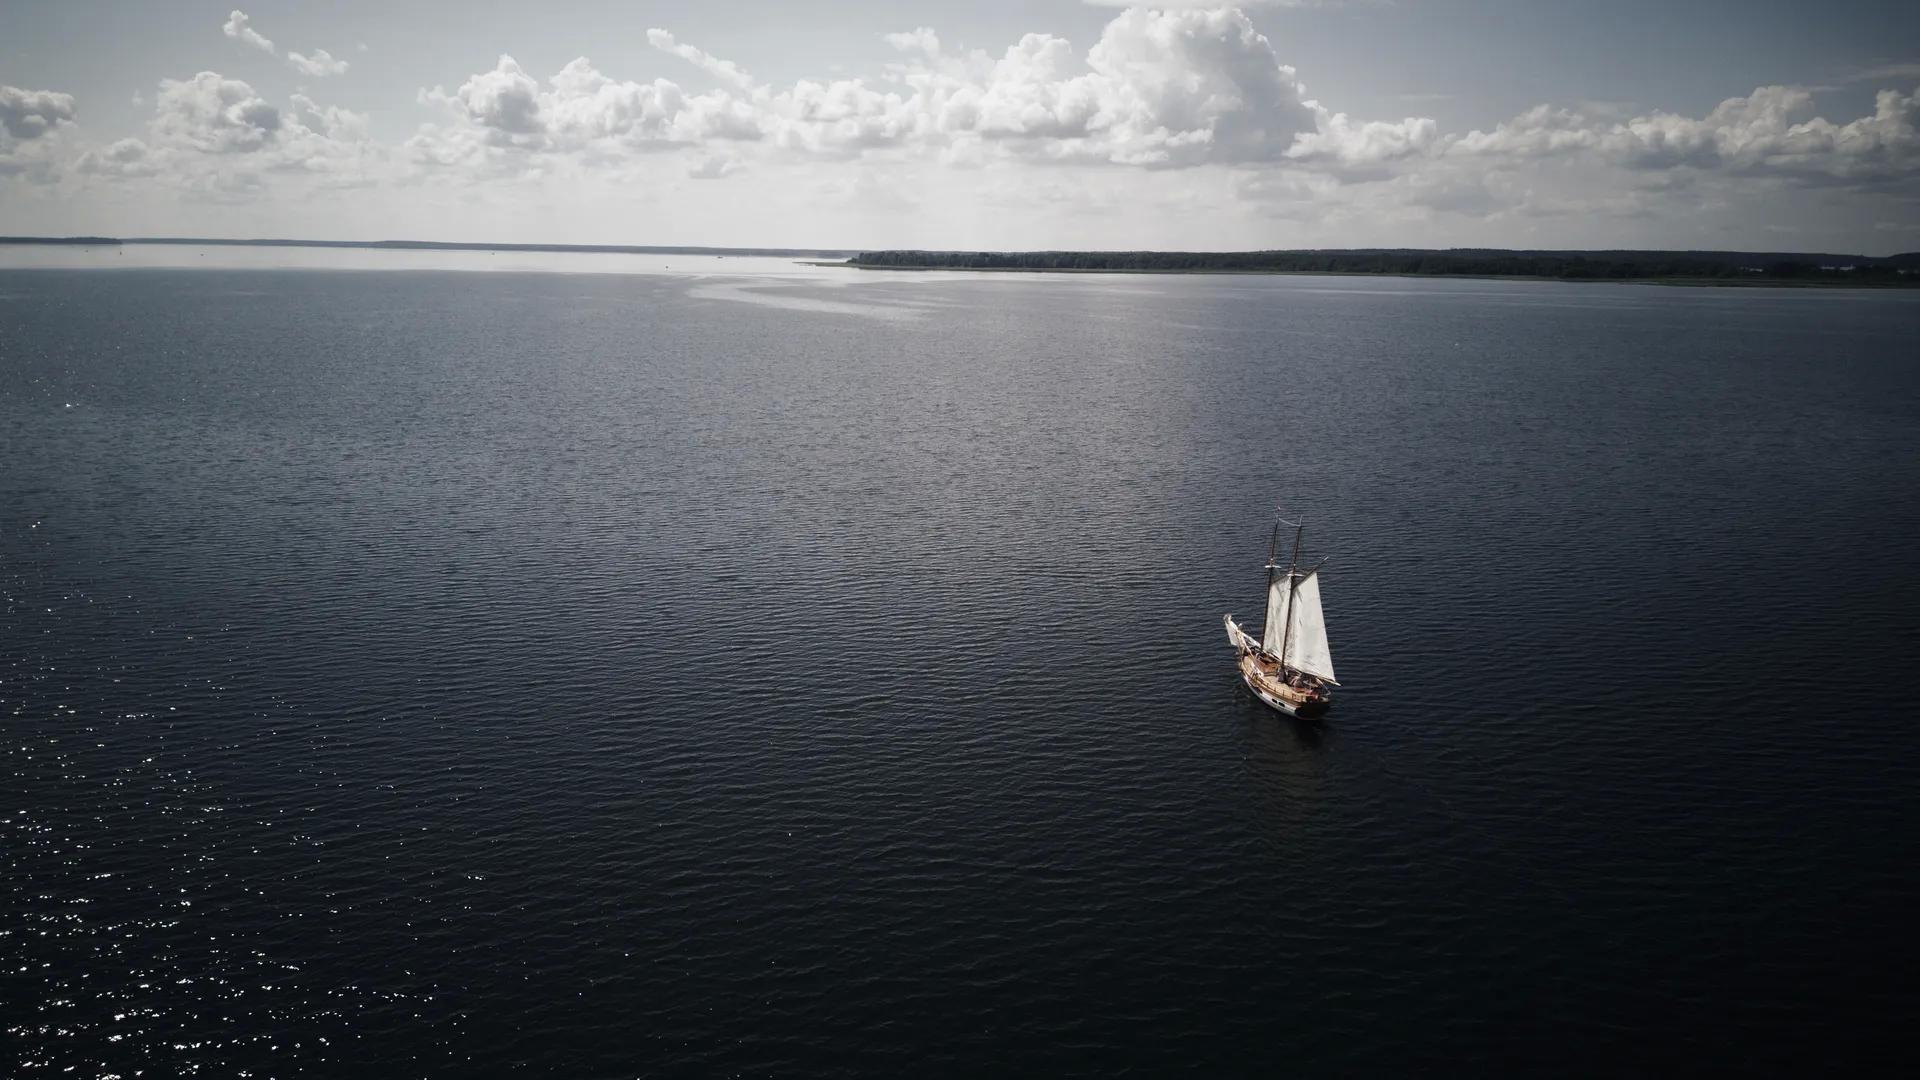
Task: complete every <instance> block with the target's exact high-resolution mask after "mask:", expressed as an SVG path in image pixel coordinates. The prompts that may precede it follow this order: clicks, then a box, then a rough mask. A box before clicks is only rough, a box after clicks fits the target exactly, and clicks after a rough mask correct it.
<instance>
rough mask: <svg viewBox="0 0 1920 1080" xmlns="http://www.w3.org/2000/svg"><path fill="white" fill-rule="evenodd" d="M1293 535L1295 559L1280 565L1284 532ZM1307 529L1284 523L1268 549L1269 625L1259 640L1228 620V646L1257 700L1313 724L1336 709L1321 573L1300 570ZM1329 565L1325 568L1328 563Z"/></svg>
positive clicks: (1280, 522)
mask: <svg viewBox="0 0 1920 1080" xmlns="http://www.w3.org/2000/svg"><path fill="white" fill-rule="evenodd" d="M1282 525H1285V526H1288V527H1290V528H1292V529H1293V556H1292V558H1290V559H1288V561H1287V565H1286V567H1285V571H1286V572H1285V573H1284V574H1282V573H1281V569H1282V568H1281V566H1280V562H1279V552H1280V527H1281V526H1282ZM1306 532H1307V529H1306V526H1304V525H1301V524H1299V523H1297V522H1292V521H1287V520H1285V519H1284V518H1279V519H1276V520H1275V521H1274V525H1273V539H1272V540H1271V541H1269V542H1268V544H1267V622H1266V625H1265V626H1264V627H1262V628H1261V631H1260V637H1259V638H1258V639H1257V640H1256V639H1255V638H1254V637H1253V636H1252V635H1250V634H1248V633H1247V632H1246V631H1245V630H1242V629H1240V626H1239V624H1238V623H1235V622H1234V621H1233V616H1232V615H1228V616H1227V618H1226V622H1227V640H1228V641H1229V642H1231V643H1232V644H1233V648H1234V651H1235V652H1237V653H1239V655H1240V677H1241V678H1242V679H1244V680H1246V684H1247V689H1249V690H1251V691H1253V694H1254V696H1255V697H1257V698H1259V699H1260V700H1261V701H1264V702H1266V703H1267V704H1268V705H1271V706H1273V707H1274V708H1276V709H1279V710H1280V711H1281V712H1283V713H1286V714H1287V715H1288V716H1297V717H1300V718H1301V719H1311V718H1313V717H1316V716H1320V715H1322V714H1324V713H1325V712H1326V711H1327V709H1328V708H1329V707H1330V706H1332V704H1333V694H1332V691H1331V690H1330V689H1329V687H1334V686H1339V685H1340V684H1339V682H1338V681H1336V680H1335V679H1334V677H1333V654H1332V652H1331V651H1330V650H1329V649H1328V648H1327V620H1326V616H1325V615H1324V614H1323V613H1322V612H1321V610H1320V567H1319V566H1315V567H1314V568H1313V569H1311V570H1307V571H1304V572H1303V571H1302V570H1301V569H1300V542H1301V540H1302V539H1304V538H1305V536H1306ZM1322 565H1324V562H1323V563H1322Z"/></svg>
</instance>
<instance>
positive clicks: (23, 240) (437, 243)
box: [0, 236, 854, 258]
mask: <svg viewBox="0 0 1920 1080" xmlns="http://www.w3.org/2000/svg"><path fill="white" fill-rule="evenodd" d="M0 244H74V245H80V246H96V247H97V246H110V245H119V244H180V245H186V246H190V247H298V248H387V249H399V250H403V251H565V252H581V253H587V254H605V255H769V256H796V257H798V256H812V257H815V258H819V257H822V256H838V257H840V258H845V257H847V256H849V255H852V254H854V250H853V249H852V248H748V247H742V248H734V247H673V246H650V245H641V244H474V243H465V242H461V241H443V240H223V239H215V238H211V237H196V236H127V237H118V236H0Z"/></svg>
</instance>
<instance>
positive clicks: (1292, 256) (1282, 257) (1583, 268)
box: [0, 236, 1920, 288]
mask: <svg viewBox="0 0 1920 1080" xmlns="http://www.w3.org/2000/svg"><path fill="white" fill-rule="evenodd" d="M0 245H47V246H57V247H119V246H123V245H161V246H177V247H279V248H332V249H359V250H375V251H487V252H551V253H559V254H607V255H701V256H709V257H715V258H726V257H728V256H736V257H738V256H747V257H761V258H785V259H793V260H795V261H797V262H800V263H802V264H804V265H809V266H822V267H843V268H848V269H853V270H891V271H898V272H907V273H915V272H938V271H947V272H953V271H966V272H970V273H1001V274H1277V275H1294V276H1335V277H1401V278H1414V277H1418V278H1436V277H1438V278H1448V277H1451V278H1464V279H1468V280H1490V281H1517V280H1535V281H1576V282H1578V281H1587V282H1598V281H1613V282H1622V283H1637V284H1654V285H1676V286H1701V287H1705V286H1714V287H1736V288H1738V287H1793V288H1915V287H1920V252H1909V253H1905V254H1899V255H1886V256H1874V255H1850V254H1838V253H1810V252H1743V251H1652V250H1635V249H1613V250H1516V249H1505V248H1446V249H1426V248H1325V249H1293V250H1273V251H1215V252H1204V251H1203V252H1193V251H1012V252H1006V251H1002V252H995V251H932V250H892V251H856V250H853V249H849V248H776V247H741V248H731V247H702V246H691V245H652V244H490V243H477V242H465V241H444V240H300V239H290V238H266V239H229V238H213V237H176V236H136V237H109V236H0Z"/></svg>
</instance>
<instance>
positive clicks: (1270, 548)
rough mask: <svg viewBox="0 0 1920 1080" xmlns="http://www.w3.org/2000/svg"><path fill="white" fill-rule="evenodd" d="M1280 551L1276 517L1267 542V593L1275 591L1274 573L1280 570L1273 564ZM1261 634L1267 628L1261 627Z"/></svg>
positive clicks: (1278, 528)
mask: <svg viewBox="0 0 1920 1080" xmlns="http://www.w3.org/2000/svg"><path fill="white" fill-rule="evenodd" d="M1279 551H1280V519H1279V518H1278V517H1277V516H1276V517H1275V518H1274V521H1273V538H1272V539H1270V540H1268V541H1267V592H1269V593H1270V592H1272V591H1273V572H1274V571H1275V570H1277V569H1279V567H1277V566H1275V565H1274V562H1273V559H1274V556H1275V555H1277V554H1278V553H1279ZM1261 633H1262V634H1265V633H1266V628H1265V627H1261Z"/></svg>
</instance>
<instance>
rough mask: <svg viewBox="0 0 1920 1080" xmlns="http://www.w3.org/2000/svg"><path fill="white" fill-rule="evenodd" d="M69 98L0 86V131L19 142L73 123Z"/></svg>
mask: <svg viewBox="0 0 1920 1080" xmlns="http://www.w3.org/2000/svg"><path fill="white" fill-rule="evenodd" d="M73 116H74V111H73V95H72V94H62V93H57V92H55V91H52V90H23V89H21V88H20V87H18V86H0V130H4V131H5V132H6V134H7V135H8V136H10V137H11V138H14V139H18V140H21V141H23V142H24V141H26V140H28V139H37V138H39V137H40V136H42V135H45V134H47V133H48V132H50V131H52V130H54V129H55V128H57V127H59V126H60V125H61V124H70V123H72V122H73Z"/></svg>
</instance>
